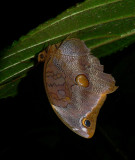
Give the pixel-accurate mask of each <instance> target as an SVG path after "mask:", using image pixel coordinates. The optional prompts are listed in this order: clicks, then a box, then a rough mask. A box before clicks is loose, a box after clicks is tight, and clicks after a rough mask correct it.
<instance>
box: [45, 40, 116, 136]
mask: <svg viewBox="0 0 135 160" xmlns="http://www.w3.org/2000/svg"><path fill="white" fill-rule="evenodd" d="M49 56H50V58H48V61H47V62H46V63H45V66H44V82H45V88H46V92H47V95H48V97H49V100H50V103H51V105H52V107H53V109H54V111H55V112H56V114H57V115H58V117H59V118H60V119H61V120H62V121H63V122H64V123H65V124H66V125H67V126H68V127H69V128H70V129H71V130H73V131H74V132H76V133H77V134H79V135H80V136H83V137H85V138H90V137H92V136H93V134H94V132H95V126H96V119H97V115H98V113H99V110H100V108H101V106H102V105H103V102H104V101H105V98H106V94H109V93H111V92H113V91H114V90H116V87H115V80H114V78H113V77H112V76H111V75H109V74H106V73H103V66H102V65H101V64H100V62H99V60H98V59H97V58H96V57H94V56H93V55H91V54H90V51H89V49H88V48H87V47H86V45H85V44H84V42H83V41H80V40H79V39H69V40H65V41H64V42H63V43H62V44H61V45H60V47H59V48H58V49H57V50H56V51H55V52H51V53H49ZM78 75H83V76H85V79H87V81H88V83H89V85H88V86H87V87H86V86H85V87H84V86H83V85H79V84H78V83H77V81H76V77H77V76H78ZM85 120H89V122H90V126H85V122H86V121H85Z"/></svg>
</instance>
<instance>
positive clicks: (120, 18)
mask: <svg viewBox="0 0 135 160" xmlns="http://www.w3.org/2000/svg"><path fill="white" fill-rule="evenodd" d="M131 17H135V15H134V16H133V15H131V16H126V17H123V16H121V17H119V18H115V19H111V20H107V21H102V22H101V21H100V22H99V23H95V24H94V25H90V26H87V27H83V28H81V29H79V30H78V29H77V30H75V31H73V30H72V32H68V33H65V34H63V35H59V36H57V37H53V38H51V39H48V40H45V41H42V42H40V43H36V44H35V45H32V46H29V47H27V48H24V49H22V50H19V51H17V52H15V53H13V54H10V55H8V56H5V57H3V59H6V58H9V57H11V56H14V55H16V54H17V53H20V52H22V51H25V50H26V49H31V48H33V47H36V46H39V45H41V44H43V43H47V42H49V41H51V40H54V39H57V38H60V37H62V36H66V35H70V34H73V33H76V32H78V31H81V30H84V29H88V28H91V27H96V26H98V25H99V24H100V25H103V24H105V23H110V22H114V21H117V20H122V19H123V20H124V19H127V18H131ZM34 56H35V55H32V56H31V57H30V58H33V57H34ZM1 71H3V70H1ZM1 71H0V72H1Z"/></svg>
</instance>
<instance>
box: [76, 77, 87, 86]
mask: <svg viewBox="0 0 135 160" xmlns="http://www.w3.org/2000/svg"><path fill="white" fill-rule="evenodd" d="M75 81H76V83H77V84H78V85H79V86H82V87H88V86H89V81H88V79H87V77H86V76H85V75H84V74H79V75H78V76H77V77H76V79H75Z"/></svg>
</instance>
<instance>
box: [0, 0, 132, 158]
mask: <svg viewBox="0 0 135 160" xmlns="http://www.w3.org/2000/svg"><path fill="white" fill-rule="evenodd" d="M76 2H79V1H78V0H57V1H51V0H50V1H44V3H43V1H40V0H39V1H36V2H35V1H33V2H30V3H28V2H24V1H22V2H21V1H17V2H13V1H12V2H8V1H7V2H6V1H4V3H1V4H0V7H1V9H0V17H1V19H0V21H1V24H0V42H1V43H0V49H3V48H4V47H7V46H8V45H10V44H11V43H12V42H13V41H14V40H18V38H19V37H20V36H22V35H25V34H26V33H27V32H28V31H29V30H31V29H33V28H35V27H37V26H38V25H39V24H41V23H43V22H45V21H46V20H48V19H50V18H53V17H55V16H56V15H58V14H60V13H61V12H62V11H64V10H65V9H67V8H69V7H70V6H72V5H74V4H76ZM134 50H135V45H134V44H132V45H130V46H129V47H128V48H125V49H124V50H123V51H120V52H117V53H114V54H113V55H110V56H107V57H104V58H101V59H100V60H101V64H103V65H104V66H105V72H107V73H111V74H112V75H113V76H114V77H115V79H116V85H118V86H119V88H118V90H117V91H116V92H114V93H113V94H110V95H108V97H107V100H106V101H105V104H104V105H103V107H102V109H101V111H100V114H99V117H98V121H97V129H96V132H95V135H94V137H93V138H92V139H84V138H82V137H80V136H78V135H76V134H75V133H73V132H71V131H70V130H69V129H68V128H67V127H66V126H64V124H63V123H62V122H61V121H60V120H59V119H58V118H57V116H56V115H55V113H54V112H53V110H52V108H51V106H50V104H49V102H48V99H47V96H46V93H45V90H44V85H43V75H42V74H43V64H38V65H36V66H35V67H34V68H33V69H31V70H30V71H29V73H28V76H27V77H25V78H23V79H22V81H21V83H20V84H19V88H18V95H17V96H16V97H14V98H11V97H9V98H7V99H2V100H0V119H1V121H0V133H1V135H0V157H1V158H2V159H3V158H11V157H13V158H21V157H23V158H25V157H30V158H34V157H37V158H39V159H41V157H43V158H44V159H45V158H48V156H49V158H52V157H53V158H70V159H71V158H89V159H100V160H101V159H103V160H104V159H108V160H112V159H116V158H119V159H130V158H131V157H132V156H133V155H134V150H135V147H134V146H135V131H134V128H135V127H134V126H135V125H134V117H135V116H134V113H135V112H134V108H135V100H134V99H135V98H134V96H135V71H134V70H135V55H134Z"/></svg>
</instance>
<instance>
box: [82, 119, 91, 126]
mask: <svg viewBox="0 0 135 160" xmlns="http://www.w3.org/2000/svg"><path fill="white" fill-rule="evenodd" d="M82 124H83V126H84V127H88V128H89V127H90V126H91V122H90V120H89V119H86V118H84V119H83V120H82Z"/></svg>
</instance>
